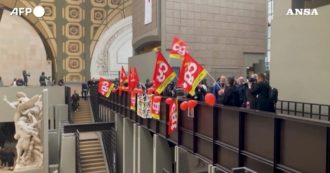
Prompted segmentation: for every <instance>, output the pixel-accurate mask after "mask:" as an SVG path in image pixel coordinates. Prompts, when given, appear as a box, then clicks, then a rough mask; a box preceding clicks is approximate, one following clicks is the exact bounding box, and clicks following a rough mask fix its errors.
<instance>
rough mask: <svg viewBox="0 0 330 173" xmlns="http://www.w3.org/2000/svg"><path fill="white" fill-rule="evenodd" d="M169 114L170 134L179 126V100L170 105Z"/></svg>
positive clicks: (168, 130)
mask: <svg viewBox="0 0 330 173" xmlns="http://www.w3.org/2000/svg"><path fill="white" fill-rule="evenodd" d="M169 110H170V111H169V115H168V128H167V133H168V135H169V136H170V135H171V134H172V133H173V131H174V130H175V129H176V128H177V123H178V100H174V102H173V103H171V104H170V105H169Z"/></svg>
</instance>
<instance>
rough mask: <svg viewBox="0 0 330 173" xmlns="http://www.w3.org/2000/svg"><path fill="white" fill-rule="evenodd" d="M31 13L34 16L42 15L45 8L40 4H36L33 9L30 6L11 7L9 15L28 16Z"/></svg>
mask: <svg viewBox="0 0 330 173" xmlns="http://www.w3.org/2000/svg"><path fill="white" fill-rule="evenodd" d="M31 13H33V15H34V16H36V17H42V16H44V15H45V9H44V7H42V6H36V7H34V8H33V9H32V8H13V10H12V11H11V13H10V15H11V16H14V15H15V16H22V15H25V16H28V15H30V14H31Z"/></svg>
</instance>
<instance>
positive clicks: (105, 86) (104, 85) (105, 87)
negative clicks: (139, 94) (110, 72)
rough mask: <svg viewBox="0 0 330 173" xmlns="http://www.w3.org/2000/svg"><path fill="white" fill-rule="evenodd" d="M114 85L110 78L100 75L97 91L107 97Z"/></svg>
mask: <svg viewBox="0 0 330 173" xmlns="http://www.w3.org/2000/svg"><path fill="white" fill-rule="evenodd" d="M114 86H115V85H114V84H113V83H112V82H111V81H110V80H107V79H104V78H102V77H101V78H100V80H99V85H98V89H97V91H98V93H100V94H102V95H103V96H105V97H109V96H110V94H111V91H112V89H113V87H114Z"/></svg>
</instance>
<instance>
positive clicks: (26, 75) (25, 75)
mask: <svg viewBox="0 0 330 173" xmlns="http://www.w3.org/2000/svg"><path fill="white" fill-rule="evenodd" d="M22 74H23V81H24V86H28V77H30V74H29V73H28V72H26V70H23V72H22Z"/></svg>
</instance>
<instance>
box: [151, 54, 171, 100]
mask: <svg viewBox="0 0 330 173" xmlns="http://www.w3.org/2000/svg"><path fill="white" fill-rule="evenodd" d="M175 77H176V74H175V72H174V71H173V69H172V67H171V66H170V64H169V63H168V62H167V61H166V59H165V58H164V56H163V54H162V53H161V52H160V51H157V59H156V63H155V70H154V74H153V87H154V89H155V92H156V93H157V94H161V93H162V92H163V91H164V89H165V88H166V87H167V85H168V84H170V83H171V81H173V79H174V78H175Z"/></svg>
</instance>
